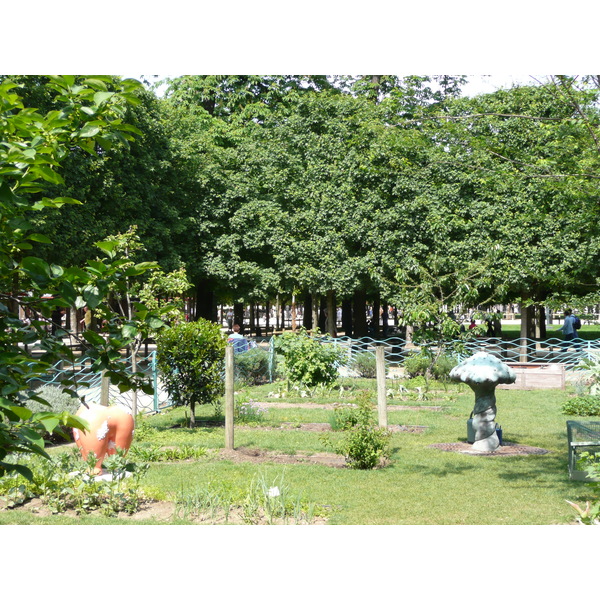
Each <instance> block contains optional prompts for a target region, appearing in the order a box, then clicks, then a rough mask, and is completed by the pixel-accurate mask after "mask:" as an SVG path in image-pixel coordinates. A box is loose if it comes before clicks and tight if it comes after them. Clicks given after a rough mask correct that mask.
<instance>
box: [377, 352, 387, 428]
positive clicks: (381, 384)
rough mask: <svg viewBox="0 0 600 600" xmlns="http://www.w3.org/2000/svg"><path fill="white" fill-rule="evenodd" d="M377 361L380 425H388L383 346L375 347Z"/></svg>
mask: <svg viewBox="0 0 600 600" xmlns="http://www.w3.org/2000/svg"><path fill="white" fill-rule="evenodd" d="M375 361H376V365H377V414H378V417H379V427H387V426H388V422H387V395H386V389H385V355H384V349H383V346H377V347H376V348H375Z"/></svg>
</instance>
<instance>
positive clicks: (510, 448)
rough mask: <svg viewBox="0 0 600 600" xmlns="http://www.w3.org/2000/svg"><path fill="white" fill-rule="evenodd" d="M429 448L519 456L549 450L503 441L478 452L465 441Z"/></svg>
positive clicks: (434, 445)
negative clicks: (489, 448) (492, 449)
mask: <svg viewBox="0 0 600 600" xmlns="http://www.w3.org/2000/svg"><path fill="white" fill-rule="evenodd" d="M429 447H430V448H437V449H438V450H443V451H444V452H459V453H461V454H473V455H476V456H521V455H526V454H548V453H549V452H550V450H545V449H544V448H536V447H535V446H521V445H519V444H513V443H512V442H504V443H503V444H502V446H500V447H499V448H498V449H497V450H496V451H495V452H478V451H477V450H473V445H472V444H468V443H467V442H456V443H453V444H431V445H430V446H429Z"/></svg>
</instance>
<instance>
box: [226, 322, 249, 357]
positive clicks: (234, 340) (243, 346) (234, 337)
mask: <svg viewBox="0 0 600 600" xmlns="http://www.w3.org/2000/svg"><path fill="white" fill-rule="evenodd" d="M227 343H228V344H231V345H232V346H233V352H234V353H235V354H239V353H240V352H246V350H248V348H249V345H248V340H247V339H246V338H245V337H244V336H243V335H242V334H241V333H240V326H239V324H238V323H234V324H233V333H231V334H230V335H229V337H228V338H227Z"/></svg>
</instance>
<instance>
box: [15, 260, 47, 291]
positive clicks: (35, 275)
mask: <svg viewBox="0 0 600 600" xmlns="http://www.w3.org/2000/svg"><path fill="white" fill-rule="evenodd" d="M21 268H22V269H23V271H25V272H26V273H27V274H28V275H29V276H30V277H31V279H33V280H34V281H35V282H36V283H38V284H45V283H47V282H48V281H49V280H50V278H51V271H50V265H49V264H48V263H47V262H46V261H45V260H42V259H41V258H37V257H35V256H26V257H25V258H24V259H23V260H22V261H21Z"/></svg>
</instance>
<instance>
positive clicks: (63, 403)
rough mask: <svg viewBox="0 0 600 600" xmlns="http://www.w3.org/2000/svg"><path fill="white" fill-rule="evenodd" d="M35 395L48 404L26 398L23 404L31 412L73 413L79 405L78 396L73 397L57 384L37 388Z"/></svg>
mask: <svg viewBox="0 0 600 600" xmlns="http://www.w3.org/2000/svg"><path fill="white" fill-rule="evenodd" d="M36 393H37V395H38V396H40V397H41V398H42V399H43V400H45V401H46V402H48V404H49V405H50V406H47V405H46V404H42V403H41V402H37V401H36V400H27V401H26V402H25V406H26V407H27V408H28V409H29V410H32V411H33V412H40V411H50V412H58V413H60V412H64V411H66V412H70V413H73V414H75V413H76V412H77V410H78V409H79V407H80V406H81V401H80V400H79V398H74V397H73V396H70V395H69V394H66V393H65V392H63V390H62V389H61V388H60V387H59V386H57V385H44V386H42V387H41V388H39V389H38V390H37V392H36Z"/></svg>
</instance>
